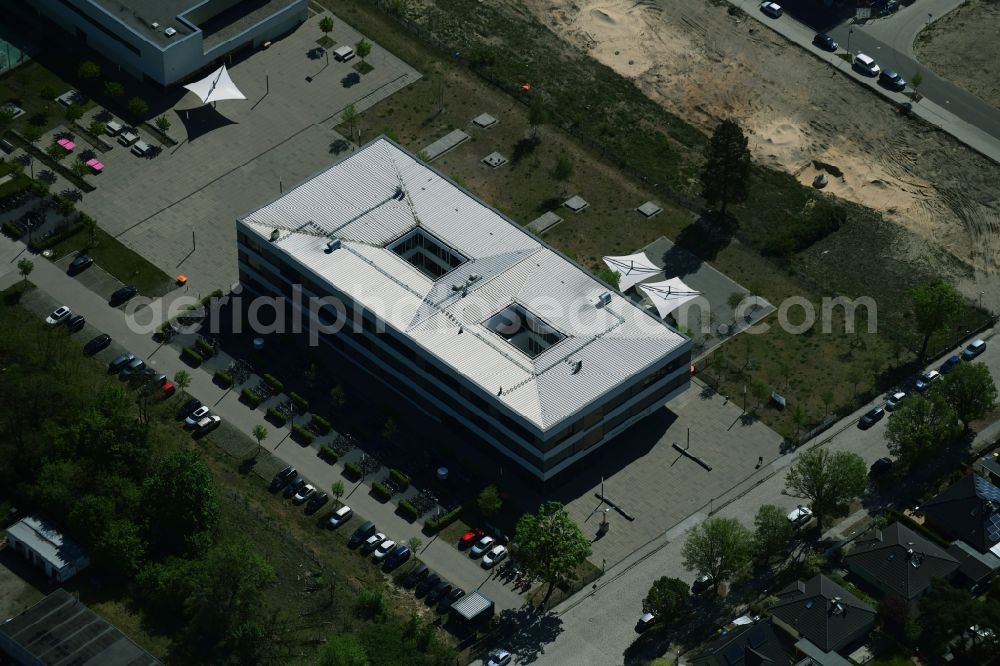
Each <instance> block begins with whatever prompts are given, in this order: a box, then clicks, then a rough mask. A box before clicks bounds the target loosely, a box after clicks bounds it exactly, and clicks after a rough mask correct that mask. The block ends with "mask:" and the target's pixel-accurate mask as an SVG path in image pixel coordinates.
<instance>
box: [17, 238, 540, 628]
mask: <svg viewBox="0 0 1000 666" xmlns="http://www.w3.org/2000/svg"><path fill="white" fill-rule="evenodd" d="M18 246H20V247H21V248H22V249H23V246H21V245H20V243H14V242H12V241H10V240H9V239H7V238H2V239H0V257H2V258H6V259H7V263H6V264H5V265H3V266H2V267H0V289H6V288H8V287H10V286H12V285H14V284H17V282H19V281H20V279H21V278H20V275H19V274H18V272H17V269H16V266H15V264H16V262H17V258H18V252H17V247H18ZM32 261H34V264H35V267H34V270H33V271H32V273H31V276H30V281H31V282H32V283H34V284H35V285H36V287H37V288H38V291H37V292H35V294H33V296H32V297H31V298H28V299H25V301H23V302H22V304H23V305H24V306H25V307H28V308H31V309H33V310H35V311H36V313H37V314H39V315H40V316H45V315H46V314H48V312H50V311H51V310H52V309H54V307H55V306H58V305H62V304H65V305H69V306H70V307H71V308H72V309H73V312H74V313H78V314H82V315H83V316H85V317H86V318H87V324H88V328H86V329H84V331H82V332H80V333H77V334H76V337H77V338H78V339H79V341H80V342H81V344H82V343H83V342H85V341H86V340H88V339H89V337H92V336H93V335H95V334H96V333H95V332H94V331H93V330H92V329H96V331H99V332H103V333H107V334H108V335H110V336H111V337H112V339H113V340H114V343H113V344H112V346H111V347H110V348H108V349H106V350H104V351H103V352H101V353H100V354H99V355H98V359H99V360H102V361H107V360H110V359H112V358H114V357H115V356H117V355H118V354H120V353H121V351H123V350H126V349H127V350H128V351H131V352H132V353H134V354H135V355H136V356H138V357H140V358H143V359H145V360H146V362H147V363H148V364H149V366H150V367H153V368H156V369H157V370H159V371H160V372H163V373H165V374H166V375H167V376H169V377H173V376H174V374H175V373H177V372H178V371H180V370H187V371H188V372H189V374H190V375H191V386H190V387H189V388H188V390H187V392H188V393H189V394H191V395H192V396H194V397H196V398H198V399H199V400H201V401H202V402H203V403H205V404H206V405H209V406H210V407H211V409H212V411H213V412H214V413H216V414H218V415H219V416H221V417H222V418H223V420H224V421H225V422H226V423H227V424H230V425H232V426H233V427H235V428H237V429H239V430H240V431H241V432H243V433H244V434H245V435H246V436H247V438H248V440H249V441H253V439H252V434H251V432H252V430H253V427H254V426H255V425H258V424H265V421H264V414H263V411H261V410H259V409H258V410H250V409H249V408H248V407H247V406H245V405H243V404H242V403H240V402H239V392H238V391H234V390H223V389H221V388H219V387H218V386H216V385H215V384H214V383H213V381H212V376H211V374H210V373H208V372H204V371H202V370H192V369H191V368H190V367H188V366H187V365H186V364H184V363H183V362H182V361H181V360H180V357H179V355H178V353H177V351H176V350H175V349H173V348H172V347H170V346H167V345H162V344H158V343H156V342H154V341H153V338H152V334H150V333H136V332H133V331H132V330H130V329H129V327H128V325H127V323H126V321H125V317H123V316H122V313H121V312H120V311H119V310H117V309H114V308H111V307H110V306H108V304H107V303H106V302H105V301H104V299H102V298H101V297H100V296H98V295H97V294H94V293H93V292H91V291H90V290H89V289H87V288H86V287H85V286H84V285H83V284H81V283H80V282H79V281H78V280H76V279H74V278H72V277H70V276H68V275H66V273H65V272H64V271H63V270H61V269H60V268H59V267H58V266H55V265H54V264H52V263H50V262H49V261H46V260H44V259H42V258H41V257H32ZM88 336H89V337H88ZM265 425H266V427H267V428H268V430H269V431H270V432H271V436H270V437H269V438H268V440H265V442H264V447H265V448H266V449H267V450H268V451H271V452H274V454H275V455H276V456H277V457H279V458H280V459H281V460H283V461H284V462H285V463H286V464H289V465H293V466H294V467H296V468H297V469H298V470H299V472H300V474H302V476H304V477H306V478H307V479H309V481H310V482H312V483H313V485H315V486H317V487H318V488H320V489H325V490H327V491H328V490H329V488H330V486H331V485H332V484H333V482H334V481H336V480H344V479H343V476H342V475H341V470H342V466H341V465H339V464H337V465H330V464H328V463H326V462H325V461H323V460H322V459H320V458H319V457H318V456H317V450H316V448H314V447H315V446H316V445H315V444H314V445H313V446H305V447H303V446H300V445H299V444H297V443H295V442H293V441H291V440H290V439H289V437H288V433H289V431H288V430H287V429H280V430H279V429H276V428H275V427H274V426H272V425H270V424H265ZM345 485H346V486H347V487H348V490H347V493H346V495H345V497H343V498H342V501H343V502H344V503H346V504H348V505H350V506H351V507H352V508H353V509H354V511H355V513H356V514H357V515H358V516H360V517H361V518H364V519H368V520H373V521H375V523H376V525H377V526H378V529H379V530H380V531H382V532H384V533H385V534H386V535H387V536H388V537H389V538H391V539H393V540H395V541H396V542H398V543H405V542H406V541H407V540H409V539H410V538H411V537H415V536H417V537H420V538H421V539H422V540H423V541H424V545H423V546H422V547H421V548H420V550H419V552H418V553H417V555H418V557H419V558H420V560H421V561H423V562H424V563H426V564H427V566H429V567H430V568H431V569H433V570H434V571H436V572H438V573H439V574H441V576H442V577H443V578H446V579H448V580H449V581H451V582H452V583H453V584H455V585H458V586H460V587H461V588H462V589H464V590H466V592H471V591H472V590H474V589H478V590H480V591H481V592H483V593H484V594H486V596H488V597H489V598H490V599H492V600H493V601H494V602H495V603H496V606H497V610H498V611H501V610H506V609H512V608H519V607H521V606H522V605H524V603H525V602H524V599H523V598H522V597H521V596H520V595H518V594H516V593H515V592H514V591H513V590H512V589H511V588H510V587H509V586H504V585H503V584H502V583H501V582H500V581H499V580H494V579H492V578H491V576H492V573H491V572H488V571H486V570H484V569H482V568H481V567H480V566H479V563H478V561H476V560H471V559H470V558H469V557H468V556H467V555H466V554H464V553H462V552H460V551H459V550H458V549H457V548H455V547H454V546H453V545H451V544H448V543H444V542H443V541H441V540H440V539H438V538H437V537H436V536H435V537H433V538H428V537H426V536H425V535H423V534H421V528H422V525H423V522H422V521H417V522H414V523H412V524H411V523H408V522H406V521H405V520H403V519H402V518H400V517H399V516H397V515H395V513H394V511H395V504H394V503H392V502H388V503H386V504H382V503H380V502H378V501H377V500H375V499H374V498H373V497H371V496H370V495H369V490H370V487H369V486H368V485H367V484H365V483H358V484H355V485H349V484H347V483H346V480H345ZM275 501H281V500H279V499H277V498H276V499H275Z"/></svg>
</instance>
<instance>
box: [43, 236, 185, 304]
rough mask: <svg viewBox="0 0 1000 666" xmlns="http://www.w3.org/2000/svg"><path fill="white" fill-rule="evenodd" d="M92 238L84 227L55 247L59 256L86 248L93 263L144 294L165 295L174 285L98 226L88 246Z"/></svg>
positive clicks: (167, 277)
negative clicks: (92, 240) (91, 238)
mask: <svg viewBox="0 0 1000 666" xmlns="http://www.w3.org/2000/svg"><path fill="white" fill-rule="evenodd" d="M89 240H90V238H89V237H88V234H87V232H86V231H84V230H81V231H79V232H78V233H76V234H74V235H73V236H70V237H69V238H67V239H66V240H64V241H62V242H61V243H59V244H58V245H56V246H55V247H53V248H52V251H53V252H54V257H55V258H56V259H59V258H61V257H64V256H66V255H67V254H71V253H76V252H80V251H84V252H86V253H87V254H89V255H90V256H92V257H93V258H94V262H95V263H96V264H97V265H98V266H100V267H101V268H103V269H104V270H106V271H107V272H108V273H110V274H111V275H113V276H115V277H116V278H118V279H119V280H121V281H122V282H123V283H125V284H132V285H135V286H136V287H138V288H139V293H140V294H143V295H144V296H150V297H153V298H155V297H157V296H163V295H164V294H166V293H167V292H169V291H170V290H171V289H173V288H174V281H173V279H172V278H171V277H170V276H169V275H167V274H166V273H164V272H163V271H161V270H160V269H159V268H157V267H156V266H154V265H153V264H151V263H150V262H149V261H147V260H146V259H144V258H143V257H142V256H141V255H139V254H137V253H136V252H134V251H133V250H131V249H129V248H128V247H126V246H125V245H124V244H123V243H122V242H121V241H119V240H118V239H117V238H115V237H114V236H111V235H110V234H108V233H107V232H106V231H104V230H103V229H101V228H100V227H99V226H98V227H97V233H96V237H95V241H96V244H95V245H94V246H93V247H90V248H87V245H88V243H89Z"/></svg>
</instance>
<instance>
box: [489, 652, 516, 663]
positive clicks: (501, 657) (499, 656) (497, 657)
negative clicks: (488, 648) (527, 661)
mask: <svg viewBox="0 0 1000 666" xmlns="http://www.w3.org/2000/svg"><path fill="white" fill-rule="evenodd" d="M511 659H513V656H512V655H511V654H510V652H507V650H494V651H493V652H491V653H490V660H489V661H487V662H486V666H507V665H508V664H510V660H511Z"/></svg>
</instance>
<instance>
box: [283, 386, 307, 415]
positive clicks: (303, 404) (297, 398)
mask: <svg viewBox="0 0 1000 666" xmlns="http://www.w3.org/2000/svg"><path fill="white" fill-rule="evenodd" d="M288 397H289V398H290V399H291V401H292V404H293V405H295V406H296V407H298V408H299V414H305V413H306V412H308V411H309V401H308V400H306V399H305V398H303V397H302V396H301V395H299V394H298V393H296V392H295V391H292V392H291V393H289V394H288Z"/></svg>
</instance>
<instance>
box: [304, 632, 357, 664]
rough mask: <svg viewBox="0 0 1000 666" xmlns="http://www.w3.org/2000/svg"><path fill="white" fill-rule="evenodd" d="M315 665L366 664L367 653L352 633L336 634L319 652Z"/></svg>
mask: <svg viewBox="0 0 1000 666" xmlns="http://www.w3.org/2000/svg"><path fill="white" fill-rule="evenodd" d="M316 664H317V666H368V664H369V661H368V653H367V652H366V651H365V647H364V646H363V645H362V644H361V643H360V641H358V639H357V637H356V636H354V634H348V633H343V634H338V635H336V636H334V637H333V638H331V639H330V640H328V641H327V642H326V645H324V646H323V649H322V650H320V652H319V657H318V658H317V660H316Z"/></svg>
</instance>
